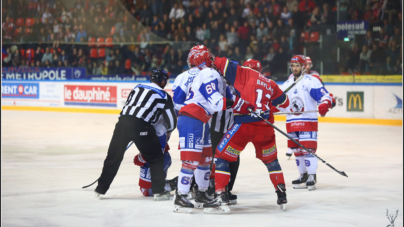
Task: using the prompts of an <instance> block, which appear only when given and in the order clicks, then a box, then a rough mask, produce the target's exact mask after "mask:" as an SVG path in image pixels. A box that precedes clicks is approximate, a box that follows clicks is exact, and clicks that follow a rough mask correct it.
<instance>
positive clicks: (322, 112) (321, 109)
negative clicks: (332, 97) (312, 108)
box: [318, 100, 331, 117]
mask: <svg viewBox="0 0 404 227" xmlns="http://www.w3.org/2000/svg"><path fill="white" fill-rule="evenodd" d="M330 108H331V102H330V101H329V100H325V101H324V102H322V103H321V104H320V105H319V106H318V112H319V113H320V115H321V116H322V117H324V116H325V114H326V113H327V112H328V109H330Z"/></svg>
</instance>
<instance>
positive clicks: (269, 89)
mask: <svg viewBox="0 0 404 227" xmlns="http://www.w3.org/2000/svg"><path fill="white" fill-rule="evenodd" d="M214 64H215V66H216V68H217V69H218V70H219V71H220V72H221V73H222V74H223V76H224V77H225V78H226V80H227V81H228V82H230V84H233V85H234V88H235V89H237V90H238V91H239V92H240V96H241V98H240V99H236V104H235V107H234V109H233V111H234V124H233V126H232V127H231V128H230V129H229V130H228V131H227V133H226V134H225V136H224V137H223V139H222V141H221V142H220V144H219V146H218V147H217V149H216V155H215V158H216V177H215V181H216V182H215V190H216V195H217V198H216V200H215V201H214V203H216V205H218V207H217V208H211V209H209V210H207V211H206V213H229V212H230V209H229V208H228V207H227V203H228V195H227V193H226V191H225V188H226V186H227V184H228V182H229V177H230V174H229V162H234V161H236V160H237V157H238V156H239V154H240V152H241V151H242V150H244V148H245V146H246V145H247V143H249V142H252V143H253V144H254V146H255V149H256V157H257V158H258V159H260V160H261V161H262V162H263V163H264V164H265V166H266V167H267V169H268V172H269V177H270V179H271V181H272V183H273V185H274V187H275V191H276V193H277V195H278V200H277V203H278V204H279V205H281V208H282V209H285V204H286V203H287V199H286V187H285V181H284V178H283V173H282V168H281V166H280V164H279V162H278V159H277V149H276V143H275V131H274V129H273V128H272V127H271V126H269V125H268V124H266V123H265V122H264V121H263V120H262V119H260V118H258V117H257V116H256V115H254V114H251V113H250V112H249V110H248V109H254V112H255V113H256V114H257V115H260V116H262V117H263V118H264V119H269V121H271V122H274V119H273V115H272V113H270V108H271V106H272V105H274V106H277V107H279V108H284V107H287V106H288V105H289V99H288V97H287V96H286V95H285V94H284V93H283V92H282V90H281V89H280V88H279V87H278V85H277V84H276V83H275V82H274V81H272V80H269V79H267V78H265V77H264V76H263V75H262V74H261V73H259V72H258V71H256V70H253V69H251V68H248V67H241V66H239V65H238V63H237V62H235V61H230V60H228V59H227V58H224V57H216V58H215V62H214ZM244 100H245V101H244Z"/></svg>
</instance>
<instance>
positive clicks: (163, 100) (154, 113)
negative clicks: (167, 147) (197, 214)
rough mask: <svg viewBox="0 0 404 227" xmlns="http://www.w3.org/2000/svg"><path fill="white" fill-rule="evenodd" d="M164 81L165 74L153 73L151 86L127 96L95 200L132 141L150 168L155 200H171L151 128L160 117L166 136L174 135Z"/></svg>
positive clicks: (174, 120) (102, 192) (174, 121)
mask: <svg viewBox="0 0 404 227" xmlns="http://www.w3.org/2000/svg"><path fill="white" fill-rule="evenodd" d="M167 81H168V75H167V73H166V72H165V71H163V70H161V69H157V70H153V72H152V74H151V76H150V82H151V83H150V84H147V85H146V84H139V85H137V86H136V87H135V88H134V89H133V90H132V91H131V93H130V94H129V97H128V99H127V100H126V103H125V106H124V107H123V109H122V111H121V113H120V116H119V121H118V123H117V124H116V125H115V130H114V134H113V136H112V139H111V142H110V145H109V148H108V154H107V157H106V158H105V161H104V167H103V169H102V173H101V176H100V178H99V179H98V186H97V188H96V189H95V194H96V196H97V197H98V198H100V197H101V195H104V194H105V193H106V192H107V191H108V189H109V187H110V185H111V183H112V181H113V180H114V177H115V175H116V173H117V172H118V169H119V166H120V165H121V162H122V159H123V156H124V154H125V151H126V146H127V145H128V143H129V142H131V141H133V142H134V143H135V144H136V147H137V148H138V150H139V151H140V153H141V154H142V155H143V157H144V158H145V159H146V160H147V161H148V162H149V164H150V174H151V180H152V181H151V182H152V191H153V194H154V200H168V199H169V198H170V192H169V191H165V190H164V185H165V172H164V154H163V152H162V151H161V145H160V140H159V137H158V136H157V134H156V130H155V128H154V124H155V123H156V122H157V120H158V119H159V118H160V116H161V115H163V118H164V123H165V125H166V127H167V133H169V132H171V131H173V130H174V129H175V127H176V124H177V118H176V117H175V112H174V104H173V101H172V98H171V96H170V95H168V94H167V92H165V91H164V90H163V88H164V87H165V86H166V84H167Z"/></svg>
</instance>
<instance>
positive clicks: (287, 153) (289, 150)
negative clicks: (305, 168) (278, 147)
mask: <svg viewBox="0 0 404 227" xmlns="http://www.w3.org/2000/svg"><path fill="white" fill-rule="evenodd" d="M292 155H293V150H292V149H290V148H289V149H288V150H287V151H286V156H287V157H288V160H290V158H291V157H292Z"/></svg>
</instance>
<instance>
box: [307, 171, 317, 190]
mask: <svg viewBox="0 0 404 227" xmlns="http://www.w3.org/2000/svg"><path fill="white" fill-rule="evenodd" d="M316 183H317V176H316V174H309V177H308V179H307V182H306V186H307V188H308V189H309V191H313V190H316Z"/></svg>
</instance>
